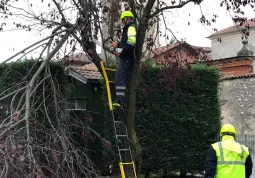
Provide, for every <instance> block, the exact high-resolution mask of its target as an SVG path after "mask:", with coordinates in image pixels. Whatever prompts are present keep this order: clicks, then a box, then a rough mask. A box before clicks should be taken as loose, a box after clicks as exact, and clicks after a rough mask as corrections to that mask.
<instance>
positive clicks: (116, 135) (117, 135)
mask: <svg viewBox="0 0 255 178" xmlns="http://www.w3.org/2000/svg"><path fill="white" fill-rule="evenodd" d="M116 136H117V137H127V135H116Z"/></svg>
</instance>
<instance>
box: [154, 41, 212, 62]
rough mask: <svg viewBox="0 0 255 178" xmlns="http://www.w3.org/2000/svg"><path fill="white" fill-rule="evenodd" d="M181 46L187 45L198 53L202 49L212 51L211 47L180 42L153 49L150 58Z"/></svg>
mask: <svg viewBox="0 0 255 178" xmlns="http://www.w3.org/2000/svg"><path fill="white" fill-rule="evenodd" d="M181 45H187V46H189V47H191V48H193V49H194V50H196V51H198V50H200V49H201V50H202V51H204V52H211V51H212V48H211V47H200V46H193V45H190V44H188V43H186V42H185V41H180V42H176V43H173V44H170V45H166V46H162V47H159V48H156V49H153V50H152V52H151V55H150V58H154V57H156V56H158V55H160V54H162V53H165V52H167V51H170V50H172V49H174V48H176V47H179V46H181Z"/></svg>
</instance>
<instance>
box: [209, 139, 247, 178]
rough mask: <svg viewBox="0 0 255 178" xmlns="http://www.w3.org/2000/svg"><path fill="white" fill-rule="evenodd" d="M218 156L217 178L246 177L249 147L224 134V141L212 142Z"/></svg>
mask: <svg viewBox="0 0 255 178" xmlns="http://www.w3.org/2000/svg"><path fill="white" fill-rule="evenodd" d="M212 146H213V149H214V150H215V152H216V156H217V168H216V174H215V178H245V161H246V158H247V157H248V155H249V151H248V148H247V147H246V146H244V145H241V144H239V143H237V142H236V141H235V140H234V138H233V137H229V136H224V137H223V138H222V142H217V143H215V144H212Z"/></svg>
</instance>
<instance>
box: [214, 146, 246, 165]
mask: <svg viewBox="0 0 255 178" xmlns="http://www.w3.org/2000/svg"><path fill="white" fill-rule="evenodd" d="M238 144H239V143H238ZM239 145H240V148H241V150H242V154H241V160H240V161H224V154H223V148H222V142H218V146H219V150H220V159H221V160H220V161H218V162H217V164H239V165H244V162H243V161H242V160H243V157H244V148H243V146H242V145H241V144H239Z"/></svg>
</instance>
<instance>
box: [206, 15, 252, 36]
mask: <svg viewBox="0 0 255 178" xmlns="http://www.w3.org/2000/svg"><path fill="white" fill-rule="evenodd" d="M247 27H248V28H251V27H255V19H249V20H247V21H245V22H244V23H242V24H241V25H233V26H230V27H228V28H225V29H222V30H220V31H217V32H215V33H213V34H212V35H210V36H209V37H208V38H212V37H215V36H219V35H223V34H228V33H231V32H236V31H241V30H242V29H245V28H247Z"/></svg>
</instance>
